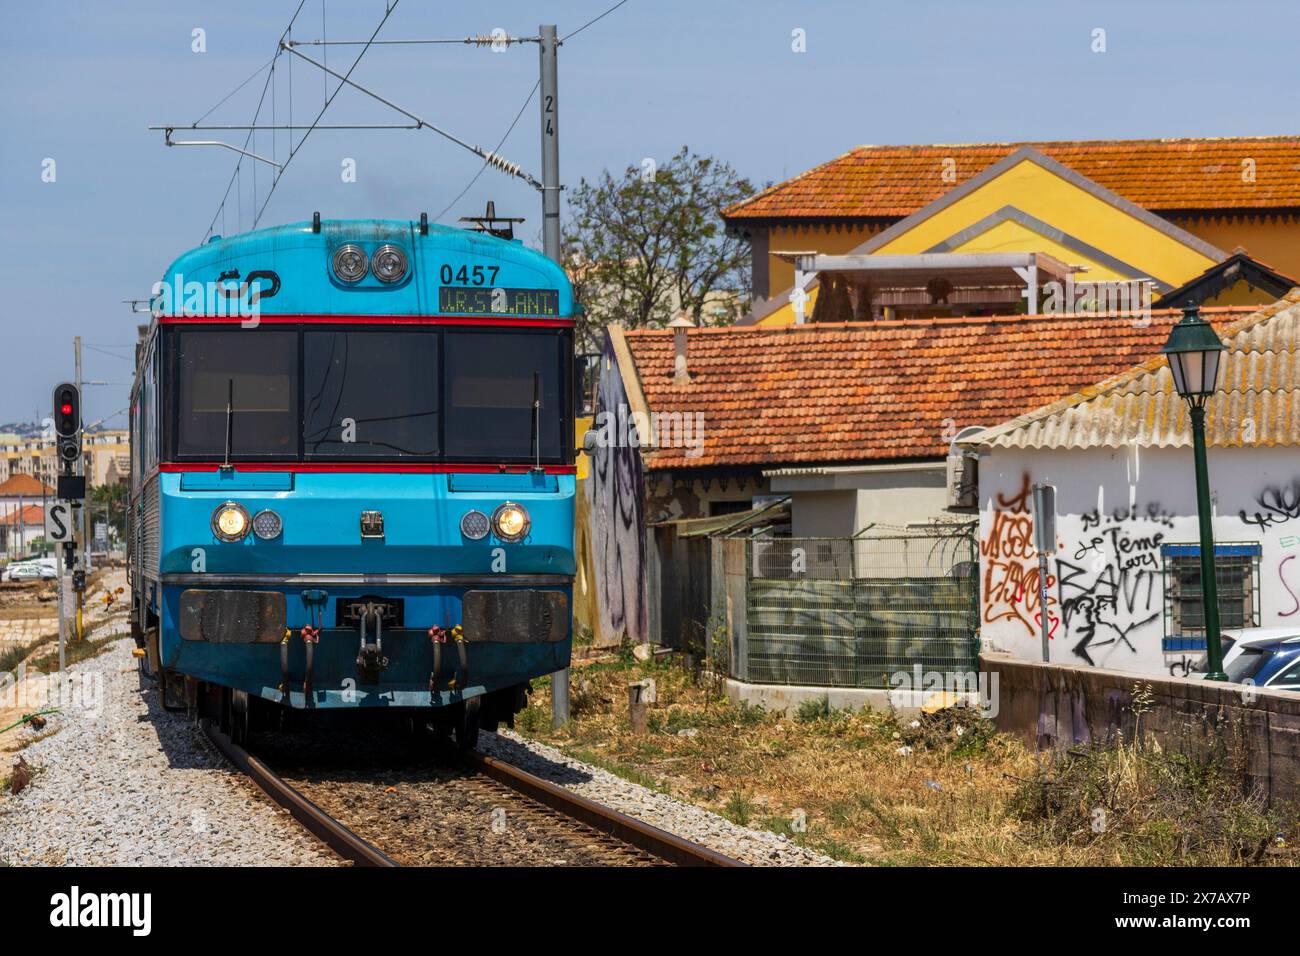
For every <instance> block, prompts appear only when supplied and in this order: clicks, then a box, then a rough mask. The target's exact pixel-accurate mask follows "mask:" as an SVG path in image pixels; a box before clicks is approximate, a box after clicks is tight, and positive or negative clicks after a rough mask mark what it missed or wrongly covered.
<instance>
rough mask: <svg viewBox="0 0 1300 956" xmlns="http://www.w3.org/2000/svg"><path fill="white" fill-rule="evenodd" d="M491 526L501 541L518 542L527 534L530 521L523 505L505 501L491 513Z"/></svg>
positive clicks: (530, 524)
mask: <svg viewBox="0 0 1300 956" xmlns="http://www.w3.org/2000/svg"><path fill="white" fill-rule="evenodd" d="M492 526H493V527H494V528H496V531H497V537H498V538H500V539H501V540H502V541H519V540H521V539H522V538H524V537H525V536H526V535H527V534H528V529H529V528H530V527H531V526H532V521H531V520H529V517H528V511H527V509H525V508H524V506H523V505H517V504H515V503H514V502H513V501H507V502H506V503H505V504H503V505H502V506H501V507H499V508H497V510H496V511H494V512H492Z"/></svg>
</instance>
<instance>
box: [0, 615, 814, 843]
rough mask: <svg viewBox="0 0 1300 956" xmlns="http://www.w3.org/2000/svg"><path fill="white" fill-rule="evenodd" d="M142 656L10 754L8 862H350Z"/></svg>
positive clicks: (650, 813) (705, 835) (687, 812)
mask: <svg viewBox="0 0 1300 956" xmlns="http://www.w3.org/2000/svg"><path fill="white" fill-rule="evenodd" d="M132 646H133V645H132V642H131V641H130V640H129V639H123V640H118V641H116V642H114V643H113V644H112V645H110V648H109V650H107V651H106V652H104V653H102V654H100V655H99V656H97V657H94V658H91V659H89V660H86V661H83V662H81V663H79V664H76V665H74V666H73V667H71V668H70V669H69V670H70V673H71V674H72V675H74V678H73V679H74V681H78V682H80V686H81V687H83V688H94V687H95V683H96V682H100V684H99V686H100V687H102V695H100V696H101V697H102V699H101V700H100V702H99V704H98V708H97V709H96V708H86V707H81V706H72V707H67V708H65V709H64V710H62V711H61V712H60V713H57V714H54V715H52V716H51V717H50V718H49V724H48V726H47V727H46V728H45V729H44V730H43V731H42V735H41V736H40V737H39V739H35V740H34V741H33V742H32V743H31V744H30V745H29V746H27V747H25V748H24V749H23V750H21V751H19V752H18V754H8V755H5V758H4V759H5V761H6V765H5V768H4V770H5V772H6V773H8V770H9V767H8V764H9V762H10V761H12V760H13V759H14V758H15V757H16V756H19V755H21V756H22V758H23V759H25V760H26V761H27V763H28V764H30V765H31V767H32V768H33V770H34V772H35V775H34V777H33V778H32V781H31V783H30V784H28V786H27V787H26V788H25V789H24V790H23V791H22V792H21V793H19V794H18V795H17V796H10V795H9V794H8V792H7V791H6V792H5V793H3V794H0V864H9V865H60V864H69V865H84V866H133V865H141V866H205V865H214V864H215V865H224V866H258V865H269V866H293V865H309V866H310V865H337V864H339V862H340V861H339V860H338V858H337V857H335V856H334V854H333V853H331V852H330V851H329V850H328V849H327V848H326V847H324V846H323V845H321V844H320V843H319V842H317V841H316V840H315V839H314V838H313V837H311V836H310V835H308V834H307V833H306V832H305V831H303V830H302V829H300V828H299V826H298V825H297V824H296V823H295V822H294V821H293V820H292V818H290V817H289V816H288V815H287V814H286V813H285V812H284V811H282V810H280V809H279V808H277V807H275V806H274V805H273V804H272V803H270V802H269V801H268V800H267V799H266V798H265V797H263V796H262V795H261V794H260V793H259V792H258V791H257V790H256V788H255V787H254V786H253V785H252V784H251V783H249V782H248V781H247V780H246V779H245V778H244V777H243V776H242V775H241V774H240V773H239V772H238V771H236V770H234V769H233V768H231V767H229V765H227V764H226V763H225V762H224V760H223V759H222V757H221V756H220V754H218V753H217V752H216V750H215V749H214V748H213V747H212V745H211V744H210V743H209V742H208V741H207V739H206V738H205V737H204V735H203V733H202V731H201V730H200V729H199V728H198V727H197V726H196V725H195V724H194V723H193V722H192V721H191V720H189V719H188V718H187V717H186V716H185V715H184V714H179V713H168V712H165V711H163V710H162V709H161V706H160V703H159V700H158V690H157V686H156V685H155V684H154V683H152V682H151V681H147V680H143V679H141V678H140V676H139V674H138V671H137V667H136V662H135V659H134V658H133V657H132V656H131V649H132ZM88 696H90V697H94V696H96V695H94V694H91V695H88ZM10 733H11V734H13V733H17V734H19V735H22V736H24V737H26V736H36V735H33V734H32V732H31V731H29V730H26V729H21V730H17V731H11V732H10ZM479 749H480V750H481V751H482V752H483V753H485V754H488V755H490V756H494V757H497V758H499V759H502V760H505V761H508V762H509V763H512V764H514V765H515V766H518V767H520V768H522V769H524V770H527V771H528V772H530V773H533V774H535V775H536V776H539V777H541V778H543V779H545V780H549V781H550V782H552V783H555V784H557V785H559V786H563V787H566V788H568V789H570V790H572V791H573V792H575V793H579V794H581V795H583V796H585V797H587V798H589V799H591V800H594V801H596V802H598V803H602V804H605V805H606V806H609V807H611V808H613V809H616V810H619V811H621V812H623V813H626V814H628V815H629V816H633V817H636V818H637V819H640V820H644V821H645V822H647V823H650V824H652V825H654V826H657V827H660V828H662V829H665V830H668V831H670V832H672V833H676V834H678V835H679V836H681V837H683V838H685V839H688V840H694V841H697V842H699V843H702V844H704V845H705V846H708V847H710V848H712V849H714V850H717V851H718V852H720V853H724V854H726V855H728V856H731V857H734V858H736V859H738V860H741V861H744V862H746V863H751V864H755V865H766V866H824V865H835V861H833V860H831V859H829V858H827V857H824V856H821V855H819V854H817V853H814V852H812V851H810V850H806V849H804V848H802V847H800V846H798V845H797V844H795V843H793V842H791V841H790V840H789V839H787V838H785V837H782V836H779V835H777V834H774V833H770V832H767V831H761V830H752V829H749V828H747V827H742V826H737V825H736V824H733V823H731V822H730V821H728V820H726V819H724V818H722V817H720V816H718V815H717V814H715V813H711V812H710V811H708V810H705V809H703V808H701V807H697V806H694V805H692V804H689V803H685V802H683V801H681V800H677V799H674V798H673V797H669V796H666V795H664V794H662V793H659V792H657V791H654V790H651V789H649V788H647V787H643V786H641V785H640V784H636V783H633V782H631V781H628V780H624V779H622V778H620V777H618V776H616V775H614V774H612V773H609V772H608V771H605V770H602V769H600V768H598V767H593V766H591V765H589V764H585V763H582V762H580V761H577V760H573V759H571V758H569V757H566V756H565V755H564V754H562V753H561V752H560V751H558V750H556V749H554V748H552V747H549V746H546V745H545V744H541V743H538V742H536V741H531V740H528V739H526V738H523V737H520V736H518V735H517V734H514V733H511V732H508V731H507V732H503V733H501V734H491V733H486V732H485V733H483V734H481V735H480V737H479ZM485 825H486V821H485Z"/></svg>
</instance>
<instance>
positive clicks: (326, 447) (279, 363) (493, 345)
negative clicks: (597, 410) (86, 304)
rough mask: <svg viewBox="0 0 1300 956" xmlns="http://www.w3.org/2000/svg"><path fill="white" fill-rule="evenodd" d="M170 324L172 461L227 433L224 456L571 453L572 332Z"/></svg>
mask: <svg viewBox="0 0 1300 956" xmlns="http://www.w3.org/2000/svg"><path fill="white" fill-rule="evenodd" d="M169 333H170V334H169V336H168V342H167V346H166V352H167V355H168V358H169V360H168V363H167V367H168V370H169V373H170V374H169V376H168V377H169V380H170V385H169V386H168V388H167V391H168V393H169V394H170V396H171V407H170V409H169V410H168V412H167V414H166V420H167V436H166V449H167V450H166V454H167V457H168V458H170V459H171V460H175V461H213V460H218V461H220V460H224V458H225V456H226V451H227V444H229V457H230V460H231V461H232V462H239V461H340V462H347V461H358V462H359V461H429V462H448V463H455V462H465V463H475V462H481V463H524V462H532V461H534V460H535V459H536V458H537V457H540V459H541V462H542V463H543V464H563V463H566V462H567V460H568V459H567V455H568V452H569V449H568V448H567V446H566V443H565V442H564V441H563V436H564V435H566V434H570V433H571V432H572V425H571V423H570V422H571V416H572V409H571V408H570V407H569V401H568V398H569V393H570V392H571V388H570V387H569V385H568V376H569V374H570V371H569V369H568V366H567V361H566V360H567V357H568V355H569V354H570V345H569V341H570V340H569V335H568V333H567V332H566V331H561V330H549V329H541V330H532V329H529V330H515V329H511V330H509V331H505V330H479V329H451V328H430V327H420V328H414V329H392V328H374V327H358V328H340V327H319V326H317V327H303V328H297V329H280V328H268V327H265V326H264V327H261V328H258V329H255V330H246V329H237V328H219V329H218V328H199V327H180V328H175V329H171V330H169ZM534 396H536V397H537V398H538V399H539V400H540V402H541V406H540V412H539V413H538V414H536V415H534V411H533V402H534ZM539 452H540V455H539Z"/></svg>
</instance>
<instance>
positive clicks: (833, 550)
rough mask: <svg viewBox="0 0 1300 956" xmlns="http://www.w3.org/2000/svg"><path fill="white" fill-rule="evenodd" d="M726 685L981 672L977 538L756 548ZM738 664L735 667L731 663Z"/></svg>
mask: <svg viewBox="0 0 1300 956" xmlns="http://www.w3.org/2000/svg"><path fill="white" fill-rule="evenodd" d="M744 545H745V582H744V593H745V599H744V600H745V620H744V623H743V628H742V630H743V646H741V647H737V648H736V650H738V651H739V654H736V653H734V652H733V661H732V668H731V669H732V672H733V676H735V677H737V678H739V679H741V680H745V681H749V682H752V683H761V684H805V685H814V686H822V687H887V686H889V677H890V675H891V674H895V673H897V672H900V671H907V672H909V673H910V672H912V671H913V669H914V667H915V666H916V665H920V666H921V667H922V669H923V670H924V671H925V672H930V671H939V672H944V673H952V672H962V673H965V672H971V671H976V670H978V646H977V640H978V637H977V627H978V622H979V603H978V601H979V598H978V588H979V583H978V559H977V551H976V537H975V532H974V528H973V527H971V526H969V525H962V526H960V527H956V528H952V529H948V528H944V529H936V530H931V529H926V530H924V531H917V532H908V533H891V534H890V535H889V536H880V537H861V538H752V539H750V540H747V541H745V542H744ZM735 658H739V659H738V660H737V659H735Z"/></svg>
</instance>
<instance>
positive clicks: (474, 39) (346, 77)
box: [151, 0, 627, 241]
mask: <svg viewBox="0 0 1300 956" xmlns="http://www.w3.org/2000/svg"><path fill="white" fill-rule="evenodd" d="M398 2H399V0H392V2H391V3H385V12H384V16H383V19H381V20H380V22H379V25H378V26H377V27H376V28H375V30H374V32H373V33H372V34H371V35H370V37H369V38H367V39H366V40H331V39H329V37H328V34H327V32H326V29H327V23H326V11H325V2H324V0H321V37H320V39H318V40H294V39H292V31H293V27H294V25H295V23H296V22H297V19H298V16H299V14H300V13H301V12H302V9H303V6H304V5H305V3H306V0H300V2H299V4H298V6H297V8H296V9H295V10H294V13H293V16H292V17H291V18H290V20H289V24H288V25H287V26H286V27H285V29H284V31H283V32H282V33H281V34H280V37H279V40H278V41H277V45H276V54H275V56H274V57H272V58H271V60H270V61H269V63H267V64H264V65H263V66H261V67H259V68H258V69H257V70H256V71H254V73H253V74H251V75H250V76H249V77H247V78H246V79H245V80H244V81H243V82H242V83H240V84H239V85H238V86H237V87H236V88H235V89H234V90H232V91H231V92H230V93H228V94H227V95H226V96H225V97H223V98H222V99H221V100H220V101H218V103H217V104H216V105H214V106H213V107H211V108H210V109H209V110H207V111H206V112H205V113H203V114H202V115H201V116H200V117H199V118H198V119H196V120H195V121H194V122H193V123H192V124H191V126H190V128H192V129H198V128H201V127H200V124H201V123H202V122H203V120H204V119H206V118H207V117H208V116H209V115H211V113H213V112H214V111H215V110H216V109H218V108H219V107H220V106H222V105H223V104H225V103H226V102H228V101H229V100H230V99H231V98H232V97H233V96H234V95H235V94H236V93H238V92H239V91H240V90H242V89H243V88H244V87H245V86H247V85H248V84H249V83H250V82H252V80H253V79H255V78H256V77H257V76H258V75H259V74H261V73H262V72H264V71H267V70H268V66H269V72H267V76H266V80H265V82H264V83H263V87H262V93H261V96H260V97H259V99H258V104H257V109H256V110H255V112H254V116H253V121H252V123H250V124H247V125H241V126H236V125H228V126H225V127H218V126H212V127H203V128H212V129H221V128H224V129H229V130H237V129H245V130H247V134H248V135H247V136H246V137H245V140H244V147H243V150H240V149H239V148H238V147H234V146H232V145H231V144H224V143H217V142H212V143H210V145H221V146H225V147H226V148H229V149H234V150H235V151H236V152H241V153H242V152H245V151H247V150H248V147H249V144H250V143H253V144H255V143H256V135H257V132H258V131H262V130H265V131H270V132H271V135H272V150H271V151H272V159H271V160H270V161H269V162H270V164H271V165H272V166H274V167H275V168H276V172H275V174H274V175H273V177H272V180H271V185H270V187H269V189H268V190H267V192H266V195H265V197H264V198H263V200H262V202H261V204H260V205H259V204H258V190H257V181H256V180H257V169H256V164H254V167H253V184H252V190H253V196H252V207H251V211H253V222H252V227H253V228H256V227H257V225H258V223H259V222H260V221H261V218H262V215H263V214H264V213H265V211H266V208H267V206H268V205H269V204H270V201H271V197H272V196H273V194H274V192H275V189H276V187H277V186H278V184H279V182H280V180H281V178H283V175H284V172H285V170H286V169H287V167H288V166H289V164H290V163H291V162H292V160H293V158H294V156H296V155H297V153H298V151H299V149H301V147H302V145H303V143H304V142H305V141H306V140H307V138H308V137H309V136H310V135H311V134H312V133H313V132H314V131H316V130H367V129H370V130H378V129H419V128H421V127H427V128H429V129H430V130H431V131H433V132H435V133H438V134H439V135H441V136H443V137H445V138H446V139H448V140H450V141H452V142H454V143H456V144H457V145H459V146H461V147H462V148H464V149H467V150H469V151H470V152H472V153H474V154H475V155H477V156H479V157H480V158H481V159H482V160H483V165H482V166H480V167H479V169H478V170H477V171H476V172H475V173H474V175H473V176H472V177H471V179H470V180H469V182H468V183H467V184H466V185H465V187H464V188H463V189H462V190H461V191H460V192H459V193H458V194H457V196H456V198H455V199H453V200H452V202H451V203H449V204H448V206H447V207H446V208H444V210H443V211H442V212H440V213H439V214H438V216H436V217H435V220H436V219H441V218H442V216H444V215H445V214H446V213H447V212H448V211H449V210H450V209H451V208H452V207H454V206H455V205H456V203H458V202H459V201H460V200H461V199H462V198H464V196H465V194H466V193H467V192H469V190H470V189H471V188H473V186H474V184H475V183H476V182H477V181H478V179H479V178H480V177H481V176H482V174H483V171H484V170H485V169H486V168H487V167H488V166H493V167H495V168H497V169H499V170H501V171H503V172H505V173H506V174H507V175H510V176H514V177H517V178H519V179H522V180H524V181H525V182H527V183H528V184H529V185H531V186H533V188H535V189H538V190H541V189H542V184H541V183H540V182H538V181H537V179H535V178H534V177H533V176H531V175H530V174H528V173H527V172H525V171H524V170H523V169H522V168H521V167H520V165H519V164H518V163H515V162H512V161H511V160H509V159H508V158H506V157H505V156H502V155H501V153H500V150H501V149H502V147H503V146H504V144H505V142H506V141H507V139H508V138H509V137H510V135H511V133H512V132H513V131H514V129H515V127H516V125H517V124H518V122H519V119H520V118H521V117H522V115H523V113H524V111H525V110H526V109H527V107H528V104H529V103H530V102H531V101H532V98H533V96H534V95H535V94H536V92H537V89H538V86H540V80H539V81H538V83H537V84H534V86H533V88H532V89H531V90H530V91H529V94H528V97H527V98H526V99H525V100H524V104H523V106H521V107H520V110H519V112H518V113H517V114H516V116H515V118H514V120H513V121H512V122H511V123H510V126H509V127H508V128H507V130H506V132H505V134H504V135H503V136H502V138H501V139H500V141H498V143H497V145H496V147H495V148H494V149H491V150H485V149H482V148H480V147H478V146H475V145H473V144H471V143H468V142H465V141H464V140H462V139H460V138H459V137H457V136H455V135H453V134H452V133H450V132H448V131H446V130H444V129H442V128H440V127H438V126H436V125H435V124H433V123H430V122H428V121H427V120H424V119H423V118H421V117H419V116H416V115H415V114H414V113H411V112H409V111H408V110H405V109H403V108H402V107H400V106H398V105H397V104H396V103H393V102H391V101H389V100H387V99H385V98H384V97H382V96H379V95H378V94H376V93H374V92H373V91H371V90H368V89H366V88H365V87H363V86H361V85H360V84H358V83H356V82H354V81H352V80H351V75H352V73H353V71H354V70H355V68H356V66H357V64H358V63H359V62H360V61H361V59H362V57H364V56H365V54H366V52H367V51H368V50H369V49H370V47H371V46H402V45H416V46H418V45H449V44H460V45H474V46H499V45H501V44H505V45H512V44H521V43H540V42H541V39H542V38H541V37H539V36H538V37H534V36H512V35H509V34H504V35H503V31H496V32H494V33H492V34H475V35H471V36H464V37H443V38H415V39H405V40H404V39H393V40H380V39H378V34H379V32H380V30H381V29H382V28H383V26H384V24H385V23H386V22H387V21H388V18H389V17H390V16H391V15H392V13H393V11H394V10H395V9H396V8H397V3H398ZM626 3H627V0H619V2H617V3H615V4H613V5H612V6H610V7H609V8H607V9H606V10H604V11H603V12H601V13H600V14H598V15H597V16H595V17H593V18H592V19H590V20H588V21H587V22H585V23H583V24H582V25H581V26H580V27H578V28H577V29H576V30H573V31H572V32H570V33H568V34H565V35H564V36H563V37H562V38H560V39H559V40H558V41H557V42H558V43H563V42H565V41H566V40H569V39H571V38H572V37H575V36H577V35H578V34H580V33H582V32H583V31H584V30H586V29H588V28H589V27H591V26H593V25H594V24H596V23H598V22H599V21H601V20H603V19H604V18H605V17H607V16H609V15H610V14H611V13H613V12H614V11H616V10H618V9H619V8H620V7H622V6H624V5H625V4H626ZM356 45H360V46H362V49H361V52H360V53H358V54H357V57H356V59H355V60H354V61H353V62H352V65H351V66H350V67H349V68H348V70H347V72H346V73H345V74H342V75H340V74H339V73H338V72H336V71H335V70H332V69H330V68H329V65H328V47H330V46H356ZM298 46H320V47H321V48H322V61H323V62H319V63H318V62H316V61H315V60H313V59H311V58H310V57H308V56H306V55H304V54H303V53H301V52H300V51H298V50H297V49H295V48H296V47H298ZM283 52H288V53H291V54H293V56H291V57H290V59H289V61H288V63H289V66H288V70H289V77H288V84H289V93H288V95H289V104H288V108H289V123H288V124H284V125H282V124H279V123H278V122H276V120H275V104H274V103H273V105H272V123H271V125H270V126H269V127H268V126H266V125H265V124H259V123H258V118H259V117H260V115H261V111H262V108H263V105H264V103H265V99H266V93H267V91H268V89H271V90H272V91H274V90H275V69H276V61H277V60H278V59H279V56H280V54H281V53H283ZM294 56H296V57H300V58H302V59H304V60H306V61H307V62H308V63H310V64H312V65H313V66H316V67H317V68H319V69H320V70H321V71H322V73H323V74H324V77H323V79H324V83H325V91H326V98H325V102H324V105H323V106H322V107H321V110H320V112H319V113H318V114H317V115H316V119H315V120H314V121H313V122H312V123H311V124H310V125H309V126H306V127H302V126H300V125H296V124H294V122H293V107H294V104H293V58H294ZM330 77H334V78H335V79H337V80H339V85H338V86H337V87H335V89H334V91H333V93H330V92H329V78H330ZM345 85H346V86H351V87H353V88H354V89H357V90H359V91H360V92H363V93H365V94H366V95H368V96H370V97H372V98H373V99H376V100H378V101H379V102H381V103H383V104H384V105H386V106H389V107H390V108H391V109H394V110H396V111H398V112H400V113H402V114H403V115H405V116H407V117H408V118H410V119H412V120H413V121H414V123H413V124H321V123H320V119H321V118H322V117H323V116H324V114H325V112H326V111H327V110H328V109H329V107H330V105H331V104H332V103H333V101H334V99H335V97H337V96H338V93H339V92H340V91H341V90H342V88H343V86H345ZM272 95H273V96H274V95H275V93H274V92H273V93H272ZM151 128H153V129H157V128H158V127H151ZM173 128H181V127H173ZM280 130H284V131H286V132H287V133H288V139H289V154H288V156H287V158H286V159H285V160H284V162H283V164H279V163H278V162H277V161H278V158H279V157H278V148H277V147H278V137H277V133H278V131H280ZM297 131H302V133H303V135H302V137H301V138H300V139H299V140H298V142H297V143H296V144H295V143H294V141H293V140H294V136H293V134H294V132H297ZM204 144H205V145H208V143H206V142H205V143H204ZM177 145H181V144H179V143H178V144H177ZM249 155H251V156H252V158H255V159H264V157H260V156H256V155H255V153H250V154H249ZM244 158H245V156H244V155H241V156H240V158H239V160H238V161H237V162H236V164H235V169H234V171H233V172H232V174H231V178H230V181H229V182H228V183H227V184H226V189H225V192H224V193H223V194H222V198H221V202H220V203H219V204H218V207H217V210H216V212H215V213H214V214H213V217H212V220H211V221H210V222H209V224H208V228H207V231H206V232H205V233H204V237H203V238H204V241H206V240H207V238H208V237H209V236H211V235H212V233H213V229H214V227H215V226H216V223H217V220H218V218H220V220H221V222H222V231H223V232H224V231H225V221H226V215H225V214H226V205H227V203H228V201H229V197H230V191H231V188H232V187H234V188H238V189H239V218H240V230H241V231H242V229H243V195H242V194H243V177H242V165H243V160H244Z"/></svg>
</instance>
